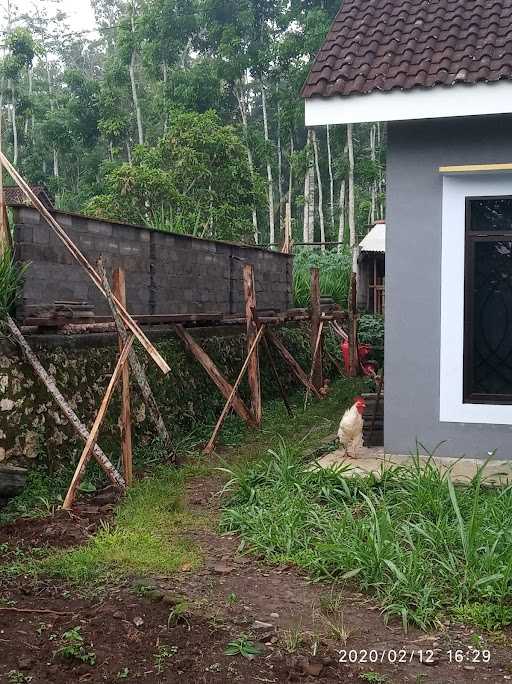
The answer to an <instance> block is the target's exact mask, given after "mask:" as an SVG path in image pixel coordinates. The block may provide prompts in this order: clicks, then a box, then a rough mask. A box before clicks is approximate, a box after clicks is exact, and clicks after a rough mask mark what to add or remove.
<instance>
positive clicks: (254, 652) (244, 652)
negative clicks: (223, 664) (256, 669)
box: [224, 635, 262, 660]
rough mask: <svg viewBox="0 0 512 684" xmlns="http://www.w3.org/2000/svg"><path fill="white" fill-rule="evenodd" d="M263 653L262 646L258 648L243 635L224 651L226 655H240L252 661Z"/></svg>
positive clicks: (230, 643) (231, 642)
mask: <svg viewBox="0 0 512 684" xmlns="http://www.w3.org/2000/svg"><path fill="white" fill-rule="evenodd" d="M261 653H262V649H261V646H258V645H257V644H255V643H254V642H252V641H249V640H248V639H247V638H246V637H245V636H243V635H242V636H241V637H240V638H239V639H237V640H236V641H230V642H229V644H228V645H227V646H226V650H225V651H224V654H225V655H228V656H236V655H240V656H242V657H243V658H249V659H250V660H251V659H252V658H255V657H256V656H258V655H261Z"/></svg>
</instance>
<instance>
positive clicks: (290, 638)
mask: <svg viewBox="0 0 512 684" xmlns="http://www.w3.org/2000/svg"><path fill="white" fill-rule="evenodd" d="M282 639H283V643H284V647H285V649H286V651H287V652H288V653H295V651H297V650H298V649H299V648H300V647H301V646H302V645H303V644H304V643H305V641H306V637H305V633H304V631H303V630H302V625H300V624H299V625H295V626H294V627H291V628H290V629H286V630H284V631H283V633H282Z"/></svg>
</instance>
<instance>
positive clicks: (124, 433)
mask: <svg viewBox="0 0 512 684" xmlns="http://www.w3.org/2000/svg"><path fill="white" fill-rule="evenodd" d="M113 290H114V294H115V296H116V297H117V299H118V300H119V301H120V302H121V304H122V305H123V306H124V307H126V281H125V276H124V270H123V269H122V268H116V269H115V270H114V276H113ZM124 345H125V340H124V339H123V336H121V335H119V334H118V346H119V353H120V354H121V353H122V351H123V347H124ZM119 427H120V431H121V445H122V451H123V472H124V479H125V480H126V486H127V487H130V486H131V485H132V483H133V449H132V411H131V402H130V366H129V364H127V363H125V364H124V366H123V371H122V389H121V416H120V418H119Z"/></svg>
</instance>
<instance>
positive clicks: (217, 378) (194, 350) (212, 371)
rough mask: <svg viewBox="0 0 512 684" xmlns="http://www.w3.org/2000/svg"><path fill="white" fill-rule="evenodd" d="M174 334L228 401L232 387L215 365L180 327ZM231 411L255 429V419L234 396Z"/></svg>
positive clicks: (236, 395) (177, 327) (236, 396)
mask: <svg viewBox="0 0 512 684" xmlns="http://www.w3.org/2000/svg"><path fill="white" fill-rule="evenodd" d="M176 334H177V335H178V337H179V338H180V339H181V340H182V342H183V344H184V345H185V346H186V348H187V349H188V351H189V352H190V353H191V354H192V356H194V358H195V359H197V361H199V363H200V364H201V366H202V367H203V368H204V370H205V371H206V372H207V373H208V375H209V376H210V379H211V380H212V381H213V382H214V383H215V385H216V386H217V387H218V388H219V390H220V392H221V394H222V396H223V397H224V399H229V397H230V395H231V393H232V391H233V386H232V385H231V384H230V383H229V382H228V381H227V380H226V378H225V377H224V376H223V375H222V373H221V372H220V371H219V369H218V368H217V366H216V365H215V363H214V362H213V361H212V360H211V358H210V357H209V356H208V354H207V353H206V352H205V351H204V349H202V348H201V347H200V346H199V344H198V343H197V342H196V341H195V340H194V338H193V337H192V335H190V334H189V333H188V332H187V331H186V330H185V328H184V327H183V326H182V325H177V326H176ZM232 404H233V409H234V410H235V411H236V412H237V414H238V415H239V416H240V418H241V419H242V420H244V421H245V422H246V423H247V424H248V425H250V426H251V427H257V423H256V418H255V417H254V416H253V414H252V413H251V411H250V410H249V409H248V408H247V406H246V405H245V403H244V402H243V400H242V399H241V398H240V397H239V396H238V394H235V395H234V397H233V402H232Z"/></svg>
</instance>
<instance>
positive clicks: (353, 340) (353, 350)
mask: <svg viewBox="0 0 512 684" xmlns="http://www.w3.org/2000/svg"><path fill="white" fill-rule="evenodd" d="M348 320H349V333H348V343H349V375H350V376H351V377H355V376H356V375H357V374H358V372H359V350H358V346H357V275H356V274H355V273H352V278H351V285H350V307H349V316H348Z"/></svg>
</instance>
